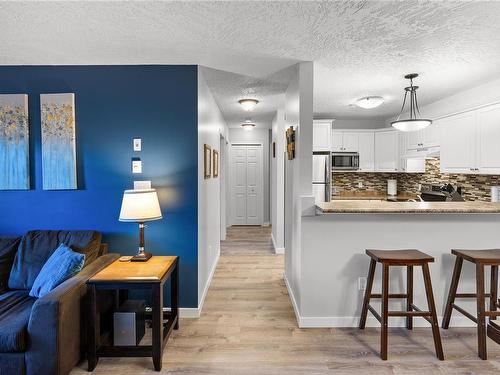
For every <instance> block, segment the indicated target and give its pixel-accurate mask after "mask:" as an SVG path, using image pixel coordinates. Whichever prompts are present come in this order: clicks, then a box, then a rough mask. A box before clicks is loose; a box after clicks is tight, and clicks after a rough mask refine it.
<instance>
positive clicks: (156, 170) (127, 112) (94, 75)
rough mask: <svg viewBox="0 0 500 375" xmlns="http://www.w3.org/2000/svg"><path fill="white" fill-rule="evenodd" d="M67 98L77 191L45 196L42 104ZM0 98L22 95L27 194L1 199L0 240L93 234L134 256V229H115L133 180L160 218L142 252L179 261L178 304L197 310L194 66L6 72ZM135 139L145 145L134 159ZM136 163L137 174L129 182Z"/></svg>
mask: <svg viewBox="0 0 500 375" xmlns="http://www.w3.org/2000/svg"><path fill="white" fill-rule="evenodd" d="M67 92H70V93H75V106H76V147H77V169H78V190H68V191H44V190H42V166H41V145H40V96H39V95H40V94H42V93H67ZM0 93H2V94H14V93H26V94H28V95H29V97H28V100H29V119H30V151H31V156H30V174H31V190H28V191H0V235H21V234H23V233H25V232H26V231H27V230H30V229H96V230H99V231H101V232H102V233H103V235H104V241H105V242H107V243H108V244H109V246H110V251H112V252H119V253H121V254H134V253H135V252H136V251H137V250H136V249H137V241H138V227H137V225H136V224H134V223H122V222H119V221H118V215H119V212H120V205H121V199H122V194H123V190H125V189H131V188H133V180H134V179H135V180H151V181H152V184H153V187H155V188H156V189H157V190H158V195H159V199H160V204H161V208H162V212H163V219H162V220H159V221H153V222H150V223H148V225H147V228H146V248H147V250H149V251H150V252H152V253H153V254H155V255H179V256H180V289H181V290H180V305H181V307H197V299H198V297H197V288H198V281H197V278H198V276H197V275H198V271H197V269H198V264H197V259H198V255H197V254H198V253H197V241H198V239H197V230H198V226H197V225H198V224H197V158H198V157H197V126H198V123H197V121H198V120H197V100H198V99H197V95H198V93H197V67H196V66H158V65H157V66H137V65H136V66H16V67H10V66H3V67H0ZM133 138H142V151H141V152H134V151H133V148H132V139H133ZM134 157H140V158H141V160H142V162H143V173H142V174H135V175H133V174H132V170H131V159H132V158H134ZM166 296H168V293H166ZM167 301H168V300H167Z"/></svg>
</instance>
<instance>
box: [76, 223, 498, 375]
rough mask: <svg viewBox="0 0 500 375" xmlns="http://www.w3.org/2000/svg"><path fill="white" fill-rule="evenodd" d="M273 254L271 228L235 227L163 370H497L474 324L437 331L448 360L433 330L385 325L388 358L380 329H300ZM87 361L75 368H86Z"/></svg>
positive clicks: (138, 370)
mask: <svg viewBox="0 0 500 375" xmlns="http://www.w3.org/2000/svg"><path fill="white" fill-rule="evenodd" d="M283 272H284V256H283V255H274V253H273V249H272V243H271V239H270V228H266V227H232V228H230V229H229V230H228V233H227V240H226V241H224V243H223V245H222V249H221V257H220V260H219V264H218V266H217V270H216V272H215V275H214V278H213V280H212V284H211V286H210V289H209V292H208V295H207V298H206V301H205V305H204V306H203V312H202V315H201V317H200V318H199V319H182V320H181V327H180V330H179V331H175V332H174V335H173V339H172V340H171V341H169V343H168V345H167V347H166V350H165V354H164V356H163V369H162V372H161V373H162V374H228V375H229V374H234V375H238V374H245V375H246V374H248V375H250V374H251V375H271V374H301V375H306V374H308V375H309V374H360V373H362V372H366V373H367V374H370V375H372V374H417V373H419V374H443V373H448V374H498V371H499V370H500V361H499V360H500V348H499V346H498V345H496V344H495V343H494V342H493V341H490V340H489V341H488V349H489V357H490V358H491V359H493V360H490V361H481V360H479V359H478V358H477V356H476V330H475V329H471V328H455V329H450V330H449V331H444V330H443V331H442V336H443V346H444V350H445V356H446V359H447V360H446V361H444V362H440V361H438V360H437V359H436V357H435V356H434V348H433V342H432V335H431V330H430V329H427V328H420V329H415V330H414V331H413V332H408V331H406V330H405V329H392V330H390V337H389V360H388V361H381V360H380V359H379V357H378V347H379V332H380V330H379V329H376V328H367V329H365V330H364V331H359V330H358V329H351V328H346V329H299V328H298V327H297V322H296V319H295V315H294V312H293V309H292V305H291V303H290V299H289V297H288V293H287V290H286V286H285V283H284V281H283ZM85 366H86V363H84V364H81V365H80V369H78V371H74V373H75V374H76V373H78V374H87V372H86V371H84V370H83V369H85ZM94 373H95V374H116V375H126V374H127V375H128V374H153V373H154V372H152V362H151V359H150V358H116V359H111V358H103V359H101V360H100V361H99V364H98V366H97V368H96V370H95V371H94Z"/></svg>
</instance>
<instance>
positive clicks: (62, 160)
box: [40, 94, 77, 190]
mask: <svg viewBox="0 0 500 375" xmlns="http://www.w3.org/2000/svg"><path fill="white" fill-rule="evenodd" d="M40 109H41V123H42V174H43V189H44V190H68V189H76V188H77V182H76V143H75V95H74V94H41V95H40Z"/></svg>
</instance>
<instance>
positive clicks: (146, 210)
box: [119, 189, 162, 262]
mask: <svg viewBox="0 0 500 375" xmlns="http://www.w3.org/2000/svg"><path fill="white" fill-rule="evenodd" d="M161 218H162V216H161V210H160V203H159V202H158V195H156V190H155V189H137V190H125V192H124V193H123V200H122V208H121V210H120V218H119V220H120V221H125V222H134V223H139V251H138V253H137V255H135V256H133V257H132V259H131V261H132V262H145V261H147V260H148V259H149V258H151V253H148V252H146V251H145V250H144V223H145V222H146V221H153V220H159V219H161Z"/></svg>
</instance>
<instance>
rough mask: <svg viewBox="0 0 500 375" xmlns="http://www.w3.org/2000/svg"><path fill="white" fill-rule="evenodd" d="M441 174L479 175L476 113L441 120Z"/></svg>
mask: <svg viewBox="0 0 500 375" xmlns="http://www.w3.org/2000/svg"><path fill="white" fill-rule="evenodd" d="M439 130H440V131H441V150H440V153H441V156H440V158H441V173H469V174H470V173H477V172H476V171H475V168H476V113H475V112H467V113H463V114H460V115H456V116H450V117H446V118H444V119H440V120H439Z"/></svg>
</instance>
